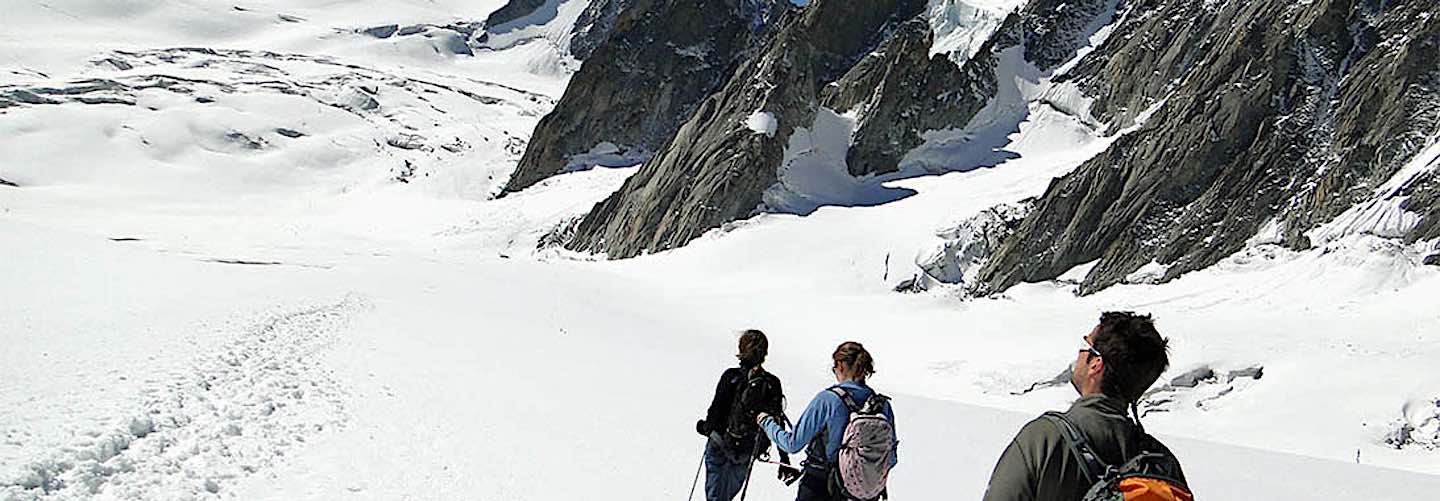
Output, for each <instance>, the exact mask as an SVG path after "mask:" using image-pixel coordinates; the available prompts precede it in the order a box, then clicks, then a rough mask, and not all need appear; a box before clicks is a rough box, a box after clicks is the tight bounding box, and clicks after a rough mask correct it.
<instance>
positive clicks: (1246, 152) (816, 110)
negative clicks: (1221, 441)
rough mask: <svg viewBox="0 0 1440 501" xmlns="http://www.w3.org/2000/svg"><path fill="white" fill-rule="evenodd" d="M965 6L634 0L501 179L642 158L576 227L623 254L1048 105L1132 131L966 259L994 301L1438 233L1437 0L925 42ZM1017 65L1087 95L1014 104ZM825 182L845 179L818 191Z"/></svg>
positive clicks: (1208, 10)
mask: <svg viewBox="0 0 1440 501" xmlns="http://www.w3.org/2000/svg"><path fill="white" fill-rule="evenodd" d="M607 5H613V3H612V2H603V1H600V0H595V1H594V2H592V3H591V4H590V7H591V8H592V9H595V12H596V13H595V14H594V15H592V16H590V17H591V18H593V19H602V18H604V14H605V13H606V12H610V11H607V10H605V9H606V7H605V6H607ZM597 6H600V7H597ZM962 7H963V8H967V9H973V8H971V7H965V6H963V4H961V3H957V2H955V1H951V0H945V1H940V2H937V1H929V2H926V1H922V0H879V1H869V2H854V1H846V0H817V1H814V2H811V3H810V4H809V5H808V6H805V7H793V6H791V5H790V4H789V3H788V2H778V3H774V4H770V3H765V4H758V3H756V2H754V1H749V2H745V1H738V0H730V1H721V2H699V3H698V4H697V3H694V2H665V1H660V0H631V1H630V2H629V3H628V4H625V6H624V8H623V10H621V11H620V12H619V13H618V14H617V15H616V17H615V21H614V24H613V29H611V30H610V32H609V35H608V36H607V37H603V41H601V42H600V43H599V44H598V45H597V46H596V47H595V48H594V50H593V52H590V53H589V56H590V57H588V58H587V59H586V60H585V64H584V66H583V67H582V69H581V71H580V73H578V74H577V75H576V76H575V79H574V80H573V81H572V82H571V85H570V87H569V88H568V89H567V91H566V95H565V98H564V99H562V102H561V103H560V105H559V106H557V108H556V110H555V111H554V112H553V113H552V114H551V115H550V116H548V117H546V119H545V120H544V121H542V122H541V124H540V126H539V128H537V130H536V133H535V136H534V137H533V138H532V141H531V143H530V146H529V149H528V150H527V151H526V154H525V158H524V159H523V160H522V161H521V164H520V166H519V168H518V169H517V171H516V174H515V176H514V178H513V179H512V181H511V183H510V186H509V187H508V189H510V190H518V189H523V188H524V187H526V186H529V185H530V184H533V183H534V182H536V181H538V180H540V179H543V178H544V177H547V176H549V175H553V174H555V173H559V172H564V171H566V170H568V169H572V168H575V167H577V166H579V165H577V163H579V164H582V165H583V164H612V165H618V164H621V163H626V164H630V163H634V162H637V161H641V160H644V161H645V162H644V165H643V166H642V167H641V168H640V169H639V171H638V172H637V173H636V174H635V175H634V176H633V177H631V178H630V179H629V180H628V181H627V182H626V183H625V185H624V186H623V187H622V188H621V189H620V190H619V191H617V192H616V193H615V194H613V195H612V196H611V197H609V198H608V199H606V200H605V201H603V202H601V203H600V204H598V205H597V206H596V207H595V208H594V209H593V210H592V211H591V212H590V213H589V214H588V215H587V216H586V217H585V218H584V219H583V220H582V221H581V222H579V223H578V224H577V225H576V226H575V227H574V230H575V231H574V232H573V233H572V234H569V237H568V239H567V240H566V241H565V246H566V247H568V248H570V249H574V250H580V251H588V252H597V253H603V254H605V255H607V256H609V257H611V258H624V257H631V256H636V255H639V254H643V253H646V252H654V251H660V250H665V249H671V248H674V247H677V246H681V245H684V244H686V243H687V242H689V241H691V240H693V239H694V238H696V237H698V236H699V235H701V234H703V233H704V232H706V231H708V230H710V229H713V228H716V227H719V226H721V225H723V224H724V223H727V222H730V221H734V220H737V219H743V218H746V217H749V216H751V215H753V214H755V213H757V212H761V211H788V212H796V213H802V214H803V213H807V212H808V211H810V210H814V208H815V207H817V206H819V205H824V204H833V203H839V204H867V203H884V202H886V201H888V200H891V199H889V198H885V197H884V196H873V193H871V192H869V191H866V190H867V189H870V188H873V187H874V186H876V185H877V184H878V180H883V179H893V178H895V177H896V176H905V175H916V174H917V173H915V172H909V171H910V170H913V169H912V167H914V165H909V166H907V158H910V155H912V154H914V153H915V152H916V151H919V150H920V149H923V147H924V146H925V145H926V144H927V137H928V136H927V134H929V133H931V132H935V131H956V130H962V131H964V130H970V129H971V128H974V127H978V126H979V125H977V124H979V122H982V121H986V122H987V123H990V124H991V125H993V126H996V127H998V129H997V130H1001V131H1002V132H1004V131H1008V130H1011V129H1010V127H1013V126H1014V125H1016V124H1018V123H1019V121H1021V120H1024V117H1025V114H1026V107H1027V100H1031V101H1033V100H1040V101H1045V102H1048V103H1050V104H1053V105H1055V107H1056V108H1057V109H1059V110H1060V111H1061V112H1063V113H1067V114H1071V115H1074V116H1076V117H1079V118H1081V119H1082V120H1083V121H1084V122H1085V123H1087V124H1090V125H1092V126H1094V127H1095V128H1096V129H1097V131H1099V132H1100V133H1103V134H1109V135H1113V134H1117V133H1118V131H1120V130H1122V129H1123V130H1127V131H1133V132H1129V133H1127V134H1125V135H1123V136H1122V137H1120V138H1119V139H1118V140H1116V141H1115V142H1114V143H1113V144H1112V146H1111V147H1110V148H1109V149H1107V150H1106V151H1104V152H1103V153H1101V154H1099V155H1097V156H1096V157H1094V158H1092V159H1090V160H1089V161H1087V162H1085V163H1084V164H1083V165H1081V166H1080V167H1079V168H1077V169H1076V170H1074V171H1073V172H1071V173H1069V174H1068V175H1066V176H1064V177H1061V178H1059V179H1056V180H1055V181H1054V182H1053V183H1052V184H1051V186H1050V187H1049V189H1048V190H1047V191H1046V192H1045V193H1044V195H1043V196H1040V197H1039V198H1037V199H1036V200H1035V202H1034V205H1033V210H1030V211H1029V212H1028V216H1026V217H1024V218H1023V220H1020V221H1018V222H1017V223H1015V225H1014V227H1013V228H1010V227H1009V226H1007V228H1008V229H1007V231H1006V233H1005V235H1006V236H1004V238H1002V239H992V240H995V241H994V242H991V245H987V246H985V247H986V249H988V250H987V251H986V252H987V253H988V254H987V255H986V256H975V258H976V259H973V260H972V261H973V262H974V263H980V264H977V266H983V268H982V269H979V270H978V272H975V273H968V272H967V273H961V274H957V275H956V276H961V275H963V276H967V277H971V278H970V279H972V280H975V281H976V283H975V284H971V285H978V286H977V287H976V290H978V291H980V292H985V291H999V290H1004V289H1005V288H1008V287H1010V286H1012V285H1015V284H1017V283H1021V282H1027V281H1038V280H1048V279H1053V278H1055V277H1057V276H1059V275H1061V274H1062V273H1064V272H1066V271H1069V270H1071V269H1072V268H1074V267H1075V266H1077V265H1080V264H1084V263H1090V262H1095V261H1098V263H1097V264H1096V265H1095V266H1094V267H1093V268H1090V272H1089V274H1088V275H1087V276H1086V277H1085V278H1084V280H1083V283H1082V285H1081V291H1082V292H1086V293H1088V292H1093V291H1096V290H1099V289H1102V288H1104V287H1107V286H1109V285H1113V284H1115V283H1119V282H1122V281H1124V280H1125V279H1126V277H1128V276H1130V275H1132V274H1134V273H1135V272H1136V271H1137V270H1141V269H1142V268H1144V269H1146V270H1150V271H1151V272H1154V271H1155V270H1157V269H1158V270H1161V271H1160V272H1159V273H1158V274H1156V276H1157V277H1158V279H1159V280H1168V279H1172V278H1174V277H1177V276H1179V275H1181V274H1183V273H1186V272H1188V271H1192V270H1196V269H1200V268H1203V267H1206V266H1209V265H1211V264H1214V263H1215V262H1217V261H1218V260H1220V259H1222V258H1223V257H1225V256H1227V255H1230V254H1232V253H1234V252H1235V251H1237V250H1238V249H1240V248H1242V247H1243V246H1244V245H1246V243H1247V242H1251V241H1254V240H1255V239H1256V238H1262V239H1268V240H1267V241H1273V242H1274V243H1279V244H1283V245H1286V246H1290V247H1292V248H1297V249H1303V248H1307V247H1310V246H1314V245H1321V244H1323V243H1324V242H1325V241H1326V240H1328V239H1331V238H1334V235H1336V232H1337V231H1338V232H1345V231H1361V232H1369V233H1374V234H1377V235H1380V236H1384V237H1388V238H1395V239H1402V240H1408V241H1416V240H1428V239H1433V238H1440V213H1437V211H1440V209H1437V206H1440V205H1437V203H1436V202H1437V200H1440V174H1437V169H1436V168H1435V167H1436V166H1435V163H1434V162H1432V161H1426V160H1425V158H1430V157H1426V156H1425V155H1423V154H1422V153H1423V152H1424V151H1428V150H1426V148H1427V147H1430V146H1431V145H1434V144H1435V143H1436V142H1437V139H1440V132H1437V131H1440V105H1437V103H1440V98H1437V95H1440V93H1437V89H1440V53H1437V50H1440V49H1437V45H1440V39H1437V37H1440V35H1437V30H1440V27H1437V24H1440V7H1437V6H1436V4H1434V3H1433V2H1425V1H1420V0H1408V1H1388V2H1381V1H1378V0H1315V1H1313V2H1307V3H1295V2H1290V1H1285V0H1255V1H1239V0H1214V1H1205V2H1194V1H1182V0H1079V1H1075V0H1071V1H1061V0H1032V1H1030V2H1027V3H1025V4H1024V5H1023V6H1022V7H1021V8H1019V9H1018V10H1016V11H1014V12H1011V13H1009V15H1007V16H1005V17H1004V18H1003V21H1000V22H996V23H993V25H992V24H986V25H984V26H983V27H982V26H981V25H979V24H977V25H976V26H974V27H969V28H967V27H964V26H961V27H959V28H957V27H955V26H951V25H946V26H947V27H946V28H945V29H946V30H949V31H947V32H946V33H944V34H943V35H944V36H945V37H946V39H945V41H944V42H943V44H944V45H946V46H956V47H962V46H963V47H970V46H971V45H973V44H967V43H957V42H956V40H962V41H963V40H969V39H973V38H975V37H980V36H983V37H984V40H985V41H984V42H983V43H981V44H979V45H977V46H973V48H966V49H964V51H963V52H964V53H963V54H962V53H959V52H951V53H937V52H936V50H935V49H936V47H937V45H939V43H937V40H936V37H937V33H936V26H937V24H936V22H935V19H936V17H935V14H936V10H937V9H941V10H943V9H961V8H962ZM697 9H698V10H697ZM702 11H703V12H702ZM682 14H683V16H682ZM927 15H928V16H929V17H928V19H927ZM676 16H680V17H676ZM700 19H703V21H701V20H700ZM957 19H958V20H961V21H960V22H974V23H984V22H988V21H986V19H991V18H987V17H985V16H981V15H958V14H957V15H955V16H950V17H948V18H946V22H947V23H950V24H952V25H953V24H954V23H955V22H956V20H957ZM964 20H972V21H964ZM927 21H928V22H927ZM686 23H701V24H704V28H705V29H703V30H702V29H698V28H699V27H698V26H688V25H686ZM600 24H601V25H603V24H604V23H600ZM681 26H684V27H683V28H682V27H681ZM1102 28H1103V32H1104V34H1106V35H1107V36H1096V37H1094V38H1092V35H1096V34H1097V33H1100V30H1101V29H1102ZM967 30H968V31H967ZM1092 40H1095V41H1097V42H1098V41H1100V40H1103V43H1100V44H1099V45H1098V46H1095V47H1088V44H1090V43H1091V41H1092ZM1082 53H1083V54H1084V55H1083V56H1079V55H1080V54H1082ZM1062 68H1063V69H1062ZM1020 77H1025V78H1039V79H1042V80H1045V81H1047V82H1049V81H1051V79H1052V78H1053V82H1054V84H1055V85H1058V86H1063V87H1064V89H1065V90H1066V91H1067V92H1073V95H1072V96H1070V97H1067V98H1065V99H1063V100H1056V99H1054V96H1049V95H1042V96H1035V95H1025V94H1024V92H1021V91H1019V90H1017V89H1016V88H1015V87H1016V86H1015V82H1016V79H1017V78H1020ZM1046 85H1050V84H1046ZM1007 107H1008V108H1007ZM1006 109H1009V110H1011V112H1008V113H1009V114H1008V115H1007V112H1006V111H1005V110H1006ZM987 110H989V111H987ZM997 110H998V111H997ZM997 117H1001V118H997ZM982 119H983V120H982ZM1001 136H1003V134H1002V135H1001ZM982 146H983V145H976V146H975V147H976V148H981V147H982ZM652 152H653V154H652ZM1433 156H1437V157H1440V154H1437V155H1433ZM1422 157H1424V158H1422ZM925 168H928V167H925ZM962 168H963V167H962ZM817 176H819V177H824V178H825V179H826V180H827V182H826V184H827V186H834V185H843V186H849V187H850V188H848V189H850V190H851V191H850V192H847V193H844V194H841V195H840V196H835V195H834V194H833V193H830V194H827V193H816V192H813V191H810V189H811V187H810V186H807V179H812V178H815V177H817ZM847 197H848V198H847ZM1327 225H1328V226H1327ZM1337 228H1339V229H1337Z"/></svg>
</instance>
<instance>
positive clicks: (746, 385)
mask: <svg viewBox="0 0 1440 501" xmlns="http://www.w3.org/2000/svg"><path fill="white" fill-rule="evenodd" d="M741 378H742V379H741V380H740V381H739V383H738V384H739V385H738V387H736V388H735V400H734V402H732V403H731V404H730V418H729V419H728V420H727V421H728V422H726V423H725V442H726V445H728V446H730V449H731V450H732V451H736V452H740V451H746V450H747V449H753V448H755V438H756V436H757V434H759V433H760V427H759V426H757V425H756V424H755V416H757V415H759V414H760V413H761V412H764V413H766V414H770V415H772V416H775V417H776V419H782V417H783V416H784V415H785V395H784V394H782V393H781V390H780V378H777V377H775V375H774V374H771V373H769V372H765V371H764V370H763V369H761V370H747V372H746V373H745V374H742V375H741ZM749 453H751V454H755V453H757V452H756V451H749Z"/></svg>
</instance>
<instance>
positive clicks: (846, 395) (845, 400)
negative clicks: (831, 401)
mask: <svg viewBox="0 0 1440 501" xmlns="http://www.w3.org/2000/svg"><path fill="white" fill-rule="evenodd" d="M829 391H830V393H834V394H835V396H837V397H840V403H842V404H845V408H846V409H847V410H849V411H850V413H851V414H854V413H856V412H859V411H860V404H857V403H855V399H854V398H853V397H851V396H850V390H847V389H845V388H843V387H841V386H840V385H838V384H837V385H835V386H831V387H830V389H829Z"/></svg>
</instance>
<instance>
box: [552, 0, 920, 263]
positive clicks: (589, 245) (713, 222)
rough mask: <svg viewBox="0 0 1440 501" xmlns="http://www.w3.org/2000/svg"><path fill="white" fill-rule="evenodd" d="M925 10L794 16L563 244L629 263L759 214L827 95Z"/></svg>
mask: <svg viewBox="0 0 1440 501" xmlns="http://www.w3.org/2000/svg"><path fill="white" fill-rule="evenodd" d="M923 3H924V2H922V1H919V0H885V1H875V2H849V1H834V0H832V1H820V2H815V3H812V4H811V5H810V6H808V7H807V8H805V9H801V10H798V11H789V13H788V15H786V16H784V17H783V18H782V19H780V20H779V21H778V22H779V23H780V26H779V27H778V28H775V30H776V31H775V32H774V33H773V34H772V35H771V36H770V37H768V39H767V41H766V43H765V45H764V52H762V53H760V54H759V55H757V56H755V57H753V58H751V59H750V60H748V61H746V62H745V63H744V65H743V66H742V67H741V69H740V70H739V71H738V72H736V74H735V76H734V77H732V78H731V79H730V80H729V82H728V83H727V84H726V85H725V87H724V88H723V89H721V90H720V91H719V92H717V93H715V95H713V96H710V97H709V98H707V99H706V100H705V101H704V103H703V104H702V105H701V107H700V109H699V111H698V112H697V113H695V115H694V116H693V117H691V118H690V120H688V121H687V122H686V123H685V124H684V125H683V126H682V127H680V130H679V131H678V132H677V133H676V134H675V137H674V138H673V139H672V140H671V141H670V142H669V144H667V145H666V146H665V147H664V148H663V149H662V150H661V151H660V152H659V153H658V154H657V155H656V156H655V158H654V159H652V160H651V161H649V162H647V163H646V164H645V166H644V167H643V168H641V170H640V172H637V173H636V174H635V175H634V176H632V177H631V178H630V179H629V180H627V181H626V183H625V185H624V186H623V187H622V188H621V189H620V191H618V192H616V193H615V194H614V195H611V196H610V197H609V198H608V199H606V200H605V201H604V202H601V203H600V204H598V205H597V206H596V207H595V209H594V210H592V211H591V213H590V214H589V215H588V216H586V218H585V219H584V221H582V222H581V224H580V227H579V228H578V231H577V232H576V235H575V238H574V239H573V240H571V241H570V242H569V243H568V244H567V247H568V248H571V249H574V250H585V251H596V252H604V253H606V254H607V255H608V256H609V257H611V258H621V257H631V256H635V255H639V254H641V253H643V252H647V251H657V250H665V249H670V248H674V247H677V246H680V245H683V244H685V243H687V242H689V241H690V240H693V239H694V238H695V237H698V236H700V235H701V234H702V233H704V232H705V231H707V230H709V229H711V228H715V227H718V226H720V225H721V224H723V223H726V222H729V221H734V220H736V219H739V218H741V217H746V216H749V215H750V214H752V213H754V212H755V210H756V209H757V208H758V207H759V206H760V204H761V197H762V194H763V193H764V191H765V190H766V189H767V188H769V187H770V186H771V185H774V184H775V183H776V180H777V174H776V169H777V167H778V166H779V165H780V161H781V159H782V157H783V156H784V153H785V144H784V141H785V139H786V138H789V137H790V135H791V133H793V132H794V130H795V129H796V128H797V127H801V126H808V125H809V124H811V123H812V122H813V121H814V117H815V115H816V108H817V105H818V103H819V100H820V99H819V98H820V93H821V89H822V88H823V87H824V86H825V85H826V84H827V83H829V82H833V81H835V80H837V79H839V78H840V77H841V76H842V75H844V73H845V72H846V71H848V70H849V69H850V68H851V67H853V66H854V65H855V63H856V62H857V61H858V60H859V59H860V58H861V57H862V56H864V55H865V54H867V53H868V52H869V51H870V50H871V49H872V48H874V47H876V45H878V43H879V42H880V41H881V40H883V38H882V37H883V35H884V33H886V32H888V31H889V30H888V29H887V28H893V27H895V26H898V25H899V24H900V23H901V22H904V21H905V20H908V19H909V18H911V17H914V15H915V14H916V13H918V12H919V10H920V7H922V6H923ZM617 36H618V34H617ZM612 41H613V37H612ZM602 50H603V48H602ZM756 113H769V114H771V115H773V117H774V120H775V122H776V124H777V125H776V127H775V128H774V130H771V131H768V133H759V132H757V131H755V130H752V129H750V128H748V127H747V126H746V124H747V122H748V117H750V116H751V115H754V114H756Z"/></svg>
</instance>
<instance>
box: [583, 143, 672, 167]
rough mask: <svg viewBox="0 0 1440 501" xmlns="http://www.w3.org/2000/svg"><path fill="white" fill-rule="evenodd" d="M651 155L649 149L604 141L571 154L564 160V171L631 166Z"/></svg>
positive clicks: (642, 161)
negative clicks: (585, 150)
mask: <svg viewBox="0 0 1440 501" xmlns="http://www.w3.org/2000/svg"><path fill="white" fill-rule="evenodd" d="M653 155H654V153H653V152H651V151H649V150H644V149H639V148H635V147H633V146H621V145H617V144H615V143H612V142H609V141H605V142H602V143H600V144H597V145H595V146H594V147H592V148H590V151H587V152H585V153H581V154H578V155H571V156H570V158H569V159H568V160H567V161H566V162H565V169H564V172H576V171H582V170H589V169H591V168H594V167H611V168H614V167H631V166H635V165H639V164H642V163H645V161H646V160H649V159H650V157H651V156H653Z"/></svg>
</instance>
